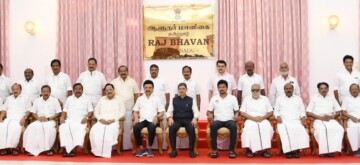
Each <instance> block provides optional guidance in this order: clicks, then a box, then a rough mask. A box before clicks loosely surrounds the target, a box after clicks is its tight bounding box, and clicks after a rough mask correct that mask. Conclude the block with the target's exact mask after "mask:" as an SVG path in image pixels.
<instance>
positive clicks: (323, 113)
mask: <svg viewBox="0 0 360 165" xmlns="http://www.w3.org/2000/svg"><path fill="white" fill-rule="evenodd" d="M317 88H318V91H319V93H318V94H316V95H315V96H313V97H312V98H311V99H310V103H309V105H308V107H307V109H306V111H307V112H308V116H309V117H312V118H314V119H315V121H314V124H313V125H314V129H315V130H314V136H315V139H316V141H317V142H318V144H319V154H320V155H319V156H320V157H334V156H335V155H334V152H341V146H342V139H343V136H344V128H343V127H342V126H341V125H340V124H339V123H338V122H337V121H336V118H337V117H338V116H339V115H340V112H341V107H340V105H339V103H338V102H337V101H336V99H335V97H334V96H330V95H328V92H329V84H327V83H325V82H320V83H318V84H317Z"/></svg>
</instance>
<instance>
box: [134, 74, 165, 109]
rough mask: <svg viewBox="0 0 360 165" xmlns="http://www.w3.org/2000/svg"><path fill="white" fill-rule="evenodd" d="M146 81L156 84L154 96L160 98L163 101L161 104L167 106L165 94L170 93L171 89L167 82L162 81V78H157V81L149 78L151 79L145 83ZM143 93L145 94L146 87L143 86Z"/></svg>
mask: <svg viewBox="0 0 360 165" xmlns="http://www.w3.org/2000/svg"><path fill="white" fill-rule="evenodd" d="M146 80H151V81H152V82H153V83H154V92H153V94H154V95H156V96H159V97H160V99H161V103H162V104H163V105H164V106H165V104H166V97H165V93H169V87H168V85H167V84H166V82H165V80H163V79H161V78H160V77H156V78H155V79H153V78H152V77H149V78H147V79H145V80H144V82H145V81H146ZM144 82H143V83H144ZM141 93H144V86H141Z"/></svg>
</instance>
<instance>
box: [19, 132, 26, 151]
mask: <svg viewBox="0 0 360 165" xmlns="http://www.w3.org/2000/svg"><path fill="white" fill-rule="evenodd" d="M23 136H24V132H21V135H20V141H19V149H20V152H21V153H25V151H24V143H23Z"/></svg>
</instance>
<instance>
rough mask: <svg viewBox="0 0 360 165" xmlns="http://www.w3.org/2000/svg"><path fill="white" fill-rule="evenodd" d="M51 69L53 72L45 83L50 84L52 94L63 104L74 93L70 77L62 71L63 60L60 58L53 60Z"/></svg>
mask: <svg viewBox="0 0 360 165" xmlns="http://www.w3.org/2000/svg"><path fill="white" fill-rule="evenodd" d="M51 69H52V71H53V73H52V74H50V75H49V76H48V77H47V78H46V80H45V85H49V86H50V88H51V90H52V91H51V96H52V97H54V98H56V99H58V100H60V105H63V104H64V103H65V100H66V98H67V97H68V96H71V94H72V91H71V81H70V77H69V75H67V74H66V73H63V72H61V62H60V60H58V59H54V60H52V61H51Z"/></svg>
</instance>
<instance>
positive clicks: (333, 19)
mask: <svg viewBox="0 0 360 165" xmlns="http://www.w3.org/2000/svg"><path fill="white" fill-rule="evenodd" d="M328 23H329V29H330V30H334V29H336V27H337V26H338V24H339V17H338V16H336V15H331V16H330V17H329V18H328Z"/></svg>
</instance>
